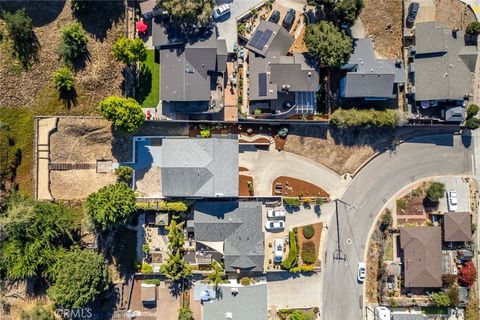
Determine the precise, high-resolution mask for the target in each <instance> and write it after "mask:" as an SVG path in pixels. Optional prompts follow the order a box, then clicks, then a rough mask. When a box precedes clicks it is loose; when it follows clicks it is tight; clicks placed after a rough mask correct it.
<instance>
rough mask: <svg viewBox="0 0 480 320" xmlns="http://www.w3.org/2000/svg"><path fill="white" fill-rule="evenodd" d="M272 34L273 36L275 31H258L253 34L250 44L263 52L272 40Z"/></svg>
mask: <svg viewBox="0 0 480 320" xmlns="http://www.w3.org/2000/svg"><path fill="white" fill-rule="evenodd" d="M272 34H273V31H272V30H270V29H267V30H265V31H261V30H256V31H255V32H254V33H253V36H252V38H251V39H250V42H249V43H250V45H251V46H252V47H254V48H257V49H258V50H263V48H264V47H265V45H266V44H267V42H268V40H270V37H271V36H272Z"/></svg>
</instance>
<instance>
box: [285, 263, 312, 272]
mask: <svg viewBox="0 0 480 320" xmlns="http://www.w3.org/2000/svg"><path fill="white" fill-rule="evenodd" d="M314 270H315V267H314V266H313V265H309V266H298V267H293V268H291V269H290V270H289V271H290V272H295V273H297V272H312V271H314Z"/></svg>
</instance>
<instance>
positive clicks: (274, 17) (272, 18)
mask: <svg viewBox="0 0 480 320" xmlns="http://www.w3.org/2000/svg"><path fill="white" fill-rule="evenodd" d="M268 21H270V22H273V23H278V21H280V11H278V10H273V13H272V15H271V16H270V18H268Z"/></svg>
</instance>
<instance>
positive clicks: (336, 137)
mask: <svg viewBox="0 0 480 320" xmlns="http://www.w3.org/2000/svg"><path fill="white" fill-rule="evenodd" d="M289 130H290V131H289V134H288V136H287V139H286V143H285V147H284V150H285V151H288V152H292V153H295V154H298V155H300V156H303V157H306V158H309V159H311V160H313V161H316V162H318V163H320V164H322V165H324V166H326V167H328V168H330V169H332V170H333V171H335V172H337V173H338V174H344V173H353V172H354V171H355V170H356V169H357V168H358V167H359V166H360V165H361V164H362V163H363V162H364V161H365V160H367V159H368V158H369V157H370V156H372V155H373V154H374V153H376V152H378V151H383V150H385V149H386V148H387V147H388V146H389V145H390V144H391V141H392V139H393V132H394V131H393V129H391V128H372V129H360V128H355V129H338V128H329V127H326V126H318V125H307V124H305V125H290V129H289Z"/></svg>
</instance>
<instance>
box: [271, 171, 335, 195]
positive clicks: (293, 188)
mask: <svg viewBox="0 0 480 320" xmlns="http://www.w3.org/2000/svg"><path fill="white" fill-rule="evenodd" d="M277 183H279V184H280V183H281V184H282V187H283V188H282V194H281V195H282V196H283V197H285V196H287V197H325V198H328V197H329V196H330V195H329V194H328V192H326V191H325V190H323V189H322V188H320V187H318V186H316V185H314V184H313V183H310V182H307V181H303V180H300V179H296V178H292V177H286V176H280V177H278V178H276V179H275V180H273V182H272V195H274V196H278V194H275V186H276V184H277Z"/></svg>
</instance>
